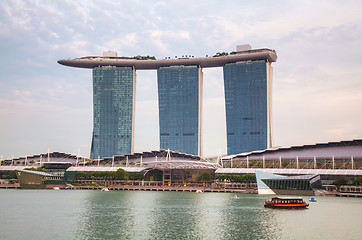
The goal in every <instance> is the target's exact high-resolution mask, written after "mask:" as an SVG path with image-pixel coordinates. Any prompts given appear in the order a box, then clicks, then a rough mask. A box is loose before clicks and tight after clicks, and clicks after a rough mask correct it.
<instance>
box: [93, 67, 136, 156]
mask: <svg viewBox="0 0 362 240" xmlns="http://www.w3.org/2000/svg"><path fill="white" fill-rule="evenodd" d="M135 88H136V72H135V69H134V68H131V67H96V68H94V69H93V137H92V146H91V155H90V157H91V158H92V159H97V158H104V157H112V156H114V155H123V154H128V153H133V148H134V147H133V142H134V118H135V93H136V91H135V90H136V89H135Z"/></svg>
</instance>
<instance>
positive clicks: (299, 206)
mask: <svg viewBox="0 0 362 240" xmlns="http://www.w3.org/2000/svg"><path fill="white" fill-rule="evenodd" d="M308 206H309V204H274V205H272V204H265V205H264V207H266V208H280V209H302V208H307V207H308Z"/></svg>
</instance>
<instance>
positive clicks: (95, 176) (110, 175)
mask: <svg viewBox="0 0 362 240" xmlns="http://www.w3.org/2000/svg"><path fill="white" fill-rule="evenodd" d="M74 179H75V180H143V179H144V175H143V173H128V172H127V171H125V170H123V169H121V168H119V169H118V170H117V171H116V172H77V173H76V174H75V177H74Z"/></svg>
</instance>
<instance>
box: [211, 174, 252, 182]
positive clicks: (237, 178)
mask: <svg viewBox="0 0 362 240" xmlns="http://www.w3.org/2000/svg"><path fill="white" fill-rule="evenodd" d="M216 179H217V180H219V181H229V182H244V183H250V182H256V177H255V174H244V175H237V174H218V175H216Z"/></svg>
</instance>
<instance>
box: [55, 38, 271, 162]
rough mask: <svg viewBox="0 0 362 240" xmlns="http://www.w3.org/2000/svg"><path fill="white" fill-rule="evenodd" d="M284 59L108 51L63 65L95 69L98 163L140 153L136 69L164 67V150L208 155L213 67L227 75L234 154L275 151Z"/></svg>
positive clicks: (262, 54)
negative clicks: (205, 139) (205, 125)
mask: <svg viewBox="0 0 362 240" xmlns="http://www.w3.org/2000/svg"><path fill="white" fill-rule="evenodd" d="M276 59H277V55H276V53H275V51H274V50H270V49H255V50H251V47H250V46H249V45H241V46H238V47H237V50H236V51H235V52H232V53H230V54H227V53H218V54H216V55H215V56H213V57H199V58H194V57H191V56H189V57H182V58H177V57H176V58H174V59H170V58H165V59H158V60H156V59H155V58H154V57H149V56H137V57H117V53H115V52H104V53H103V56H101V57H100V56H96V57H94V56H89V57H81V58H76V59H72V60H59V61H58V63H60V64H62V65H65V66H71V67H78V68H90V69H93V136H92V145H91V158H92V159H97V158H104V157H112V156H114V155H125V154H131V153H133V152H134V122H135V121H134V120H135V95H136V71H137V70H149V69H154V70H157V81H158V103H159V129H160V133H159V134H160V149H170V150H173V151H177V152H182V153H188V154H193V155H199V156H202V122H203V121H202V88H203V68H209V67H223V71H224V91H225V109H226V128H227V152H228V154H229V155H230V154H236V153H242V152H250V151H254V150H261V149H266V148H269V147H271V146H272V137H273V134H272V120H271V119H272V115H271V93H272V79H273V68H272V66H271V63H272V62H275V61H276ZM205 83H206V84H207V80H206V82H205ZM215 141H218V139H215Z"/></svg>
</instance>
